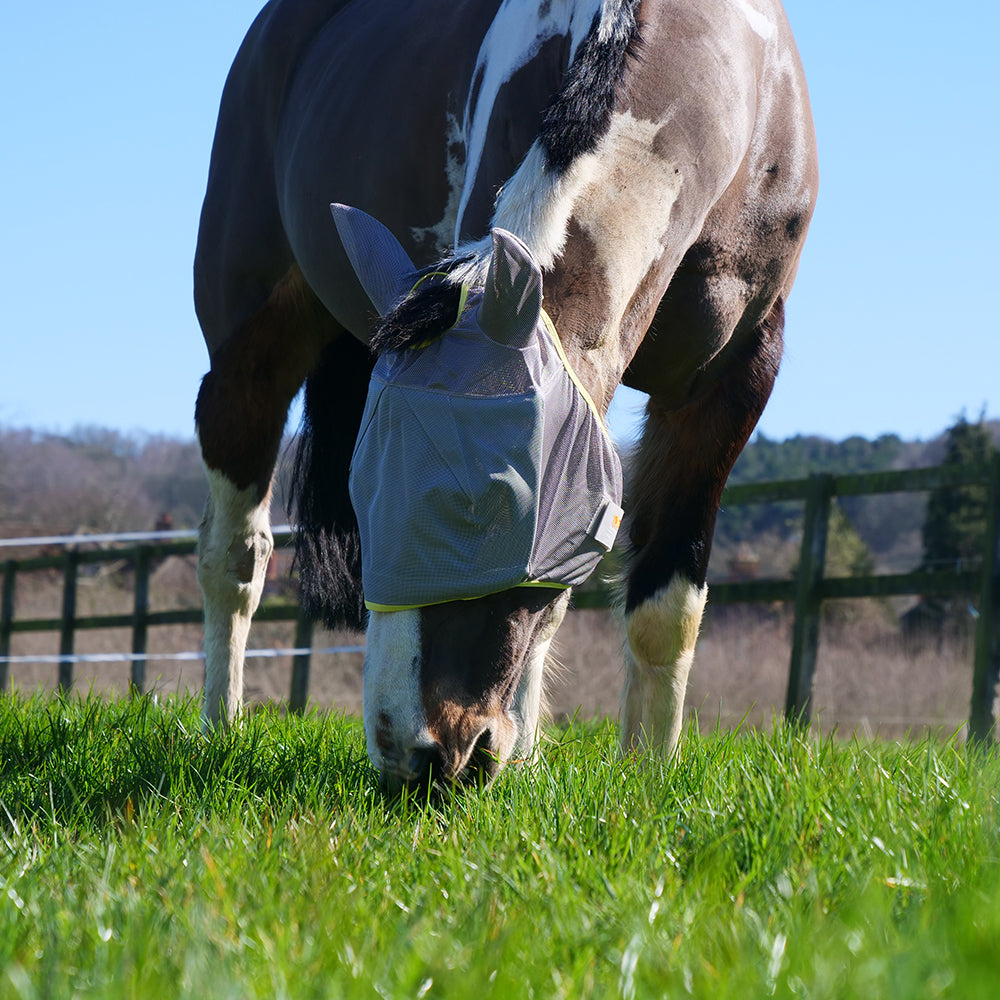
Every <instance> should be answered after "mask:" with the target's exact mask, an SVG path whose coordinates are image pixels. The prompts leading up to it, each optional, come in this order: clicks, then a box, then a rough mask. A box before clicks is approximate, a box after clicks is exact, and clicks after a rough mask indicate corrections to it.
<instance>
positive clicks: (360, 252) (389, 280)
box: [330, 204, 417, 316]
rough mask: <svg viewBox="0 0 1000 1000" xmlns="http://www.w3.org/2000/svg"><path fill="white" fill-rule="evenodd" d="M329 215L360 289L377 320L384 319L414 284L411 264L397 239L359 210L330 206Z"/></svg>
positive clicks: (376, 221) (414, 278) (414, 274)
mask: <svg viewBox="0 0 1000 1000" xmlns="http://www.w3.org/2000/svg"><path fill="white" fill-rule="evenodd" d="M330 211H331V212H332V213H333V221H334V222H335V223H336V224H337V232H338V233H339V234H340V241H341V243H343V245H344V250H345V251H346V252H347V258H348V260H350V262H351V267H353V268H354V273H355V274H356V275H357V276H358V281H360V282H361V287H362V288H363V289H364V290H365V294H366V295H367V296H368V298H369V299H370V300H371V303H372V305H373V306H374V307H375V308H376V309H377V310H378V314H379V316H386V315H387V314H388V313H390V312H391V311H392V309H393V307H394V306H395V305H396V304H397V303H398V302H399V300H400V299H402V298H403V296H404V295H406V294H407V292H409V290H410V289H411V288H412V287H413V283H414V282H415V281H416V280H417V269H416V267H415V266H414V265H413V261H411V260H410V258H409V256H408V255H407V253H406V251H405V250H404V249H403V248H402V247H401V246H400V245H399V241H398V240H397V239H396V237H395V236H393V235H392V233H390V232H389V230H388V229H386V227H385V226H383V225H382V223H381V222H379V221H378V220H377V219H373V218H372V217H371V216H370V215H368V214H366V213H365V212H362V211H361V209H359V208H351V207H350V206H348V205H338V204H331V205H330Z"/></svg>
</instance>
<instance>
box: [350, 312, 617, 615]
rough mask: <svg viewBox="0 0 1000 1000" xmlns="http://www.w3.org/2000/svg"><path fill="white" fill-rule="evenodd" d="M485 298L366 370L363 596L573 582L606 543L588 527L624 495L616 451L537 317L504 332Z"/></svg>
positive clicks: (358, 474) (359, 454)
mask: <svg viewBox="0 0 1000 1000" xmlns="http://www.w3.org/2000/svg"><path fill="white" fill-rule="evenodd" d="M480 298H481V296H477V295H472V296H470V299H469V308H468V309H467V310H466V311H465V312H464V313H463V316H462V318H461V320H460V322H459V324H458V325H457V326H456V327H455V328H454V329H452V330H450V331H449V332H448V333H446V334H444V335H443V336H442V337H440V338H438V339H437V340H435V341H434V342H433V343H431V344H429V345H427V346H425V347H422V348H420V349H413V350H403V351H387V352H385V354H383V355H382V357H380V359H379V361H378V362H377V364H376V366H375V370H374V372H373V374H372V381H371V386H370V390H369V396H368V403H367V406H366V410H365V415H364V419H363V421H362V431H361V434H360V435H359V438H358V443H357V445H356V448H355V453H354V459H353V461H352V466H351V480H350V487H351V498H352V501H353V503H354V507H355V510H356V512H357V514H358V523H359V526H360V529H361V548H362V577H363V582H364V589H365V599H366V602H367V603H368V606H369V607H377V608H393V607H413V606H420V605H425V604H433V603H438V602H441V601H448V600H458V599H463V598H471V597H478V596H482V595H484V594H488V593H494V592H496V591H499V590H505V589H508V588H510V587H515V586H518V585H520V584H523V583H527V582H544V583H551V584H554V585H569V586H572V585H575V584H578V583H581V582H582V581H583V580H584V579H586V577H587V576H588V575H589V574H590V572H591V571H592V570H593V568H594V567H595V566H596V565H597V562H598V561H599V559H600V557H601V555H603V553H604V551H605V549H604V547H603V546H601V545H600V544H599V543H598V542H597V541H596V540H595V539H594V538H593V537H592V534H591V529H592V528H593V525H594V522H595V519H596V518H597V515H598V514H599V513H600V511H601V509H602V507H603V506H604V505H605V503H606V502H607V501H608V500H610V501H612V502H614V503H616V504H617V503H620V502H621V488H622V484H621V466H620V463H619V461H618V456H617V455H616V454H615V451H614V448H613V446H612V445H611V442H610V440H609V439H608V438H607V435H606V433H605V432H604V430H603V428H602V427H601V425H600V423H599V421H598V419H597V417H596V416H595V414H594V413H593V412H592V411H591V409H590V407H589V406H588V405H587V403H586V401H585V400H584V399H583V397H582V396H581V395H580V393H579V391H578V390H577V388H576V386H575V385H574V383H573V381H572V379H571V378H570V376H569V374H568V373H567V371H566V369H565V367H564V366H563V363H562V361H561V360H560V358H559V355H558V352H557V351H556V349H555V347H554V345H553V343H552V341H551V340H550V339H549V335H548V333H547V331H546V330H545V328H544V326H543V324H542V323H541V321H539V322H537V323H536V324H535V327H534V328H533V329H529V330H527V331H525V336H524V342H523V344H521V345H520V346H511V345H510V344H500V343H496V342H495V341H493V340H491V339H490V338H489V337H488V336H487V335H486V334H485V333H484V332H483V331H482V329H480V327H479V323H478V312H477V305H478V302H479V299H480ZM535 315H537V311H536V313H535Z"/></svg>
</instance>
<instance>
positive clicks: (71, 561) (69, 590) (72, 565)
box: [59, 549, 80, 692]
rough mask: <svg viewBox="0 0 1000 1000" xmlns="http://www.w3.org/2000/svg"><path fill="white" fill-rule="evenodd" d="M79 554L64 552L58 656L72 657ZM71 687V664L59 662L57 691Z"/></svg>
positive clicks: (68, 550) (72, 551)
mask: <svg viewBox="0 0 1000 1000" xmlns="http://www.w3.org/2000/svg"><path fill="white" fill-rule="evenodd" d="M79 565H80V554H79V553H78V552H77V551H76V549H67V550H66V569H65V571H64V576H63V604H62V622H61V624H60V627H59V655H60V656H66V657H69V656H72V655H73V630H74V629H75V627H76V577H77V570H78V568H79ZM72 687H73V663H72V661H71V660H60V661H59V690H60V691H63V692H68V691H70V690H71V689H72Z"/></svg>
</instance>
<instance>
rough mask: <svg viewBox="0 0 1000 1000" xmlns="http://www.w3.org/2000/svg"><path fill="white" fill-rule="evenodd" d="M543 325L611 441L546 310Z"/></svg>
mask: <svg viewBox="0 0 1000 1000" xmlns="http://www.w3.org/2000/svg"><path fill="white" fill-rule="evenodd" d="M542 323H543V324H544V325H545V329H546V330H547V331H548V334H549V337H550V338H551V340H552V344H553V346H554V347H555V349H556V352H557V353H558V354H559V360H560V361H561V362H562V364H563V368H565V369H566V374H567V375H569V377H570V378H571V379H572V380H573V385H575V386H576V388H577V391H578V392H579V393H580V395H581V396H583V398H584V401H585V402H586V404H587V406H589V407H590V412H591V413H593V414H594V416H595V417H596V418H597V423H598V424H599V425H600V428H601V430H602V431H604V435H605V437H607V438H608V439H609V440H610V438H611V434H610V433H609V432H608V428H607V425H606V424H605V423H604V417H603V416H602V415H601V411H600V410H599V409H598V408H597V405H596V404H595V403H594V400H593V399H592V398H591V396H590V393H589V392H587V389H586V386H584V384H583V383H582V382H581V381H580V379H579V378H578V377H577V374H576V372H575V371H573V368H572V366H571V365H570V363H569V358H567V357H566V351H565V349H564V348H563V343H562V341H561V340H560V339H559V334H558V333H556V325H555V323H553V322H552V319H551V318H550V316H549V314H548V313H547V312H546V311H545V310H544V309H543V310H542Z"/></svg>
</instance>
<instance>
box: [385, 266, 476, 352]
mask: <svg viewBox="0 0 1000 1000" xmlns="http://www.w3.org/2000/svg"><path fill="white" fill-rule="evenodd" d="M461 298H462V286H461V283H460V282H455V281H452V280H450V279H449V278H448V276H447V275H442V276H441V277H440V278H436V277H432V278H430V279H429V280H428V281H425V282H423V283H422V284H421V286H420V287H419V288H418V289H417V290H416V291H414V292H412V293H411V294H409V295H407V296H406V298H405V299H403V300H402V302H400V303H399V305H397V306H396V308H395V309H393V310H392V312H390V313H389V314H388V315H387V316H385V317H384V318H383V320H382V322H381V323H380V324H379V326H378V328H377V329H376V331H375V333H374V334H373V336H372V339H371V345H370V346H371V349H372V351H373V352H374V353H375V354H381V353H382V352H383V351H401V350H404V349H405V348H408V347H415V346H417V345H418V344H423V343H426V342H427V341H430V340H435V339H437V338H438V337H440V336H441V334H443V333H445V332H446V331H448V330H450V329H451V328H452V327H453V326H454V325H455V323H456V322H457V321H458V309H459V305H460V303H461Z"/></svg>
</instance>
